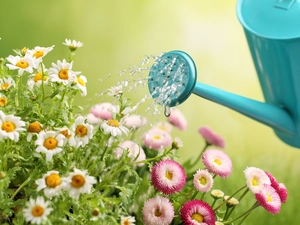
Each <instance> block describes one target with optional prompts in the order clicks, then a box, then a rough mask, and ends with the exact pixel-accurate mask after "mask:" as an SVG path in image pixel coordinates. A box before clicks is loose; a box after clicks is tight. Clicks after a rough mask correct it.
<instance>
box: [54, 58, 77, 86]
mask: <svg viewBox="0 0 300 225" xmlns="http://www.w3.org/2000/svg"><path fill="white" fill-rule="evenodd" d="M72 66H73V62H71V63H68V62H67V61H66V60H65V59H63V61H60V60H57V64H55V63H52V68H50V69H49V79H50V80H51V81H52V82H57V83H62V84H63V85H71V84H72V83H73V82H76V79H77V78H76V75H77V74H79V73H78V72H76V73H75V72H73V71H72Z"/></svg>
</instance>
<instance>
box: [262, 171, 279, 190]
mask: <svg viewBox="0 0 300 225" xmlns="http://www.w3.org/2000/svg"><path fill="white" fill-rule="evenodd" d="M265 173H266V174H267V176H268V177H269V179H270V182H271V186H272V187H273V188H275V190H277V189H278V188H279V183H278V182H277V180H276V178H275V177H274V176H273V175H272V174H271V173H269V172H265Z"/></svg>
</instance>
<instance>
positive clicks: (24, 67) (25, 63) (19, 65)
mask: <svg viewBox="0 0 300 225" xmlns="http://www.w3.org/2000/svg"><path fill="white" fill-rule="evenodd" d="M16 66H17V67H20V68H22V69H26V68H27V67H28V66H29V64H28V63H27V62H25V61H24V60H20V61H19V62H17V64H16Z"/></svg>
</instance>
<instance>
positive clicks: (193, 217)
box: [180, 199, 216, 225]
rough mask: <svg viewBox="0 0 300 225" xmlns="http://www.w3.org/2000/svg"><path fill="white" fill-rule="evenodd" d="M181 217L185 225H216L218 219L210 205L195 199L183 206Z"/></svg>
mask: <svg viewBox="0 0 300 225" xmlns="http://www.w3.org/2000/svg"><path fill="white" fill-rule="evenodd" d="M180 217H181V220H182V222H183V224H184V225H200V224H205V225H215V222H216V219H215V214H214V211H213V209H212V208H211V207H210V205H209V204H207V203H206V202H203V201H201V200H198V199H195V200H191V201H188V202H186V203H185V204H183V206H182V208H181V209H180Z"/></svg>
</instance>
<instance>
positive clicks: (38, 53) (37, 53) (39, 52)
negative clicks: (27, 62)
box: [33, 50, 44, 59]
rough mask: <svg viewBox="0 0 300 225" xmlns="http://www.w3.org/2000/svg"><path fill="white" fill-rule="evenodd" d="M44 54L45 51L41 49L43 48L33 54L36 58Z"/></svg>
mask: <svg viewBox="0 0 300 225" xmlns="http://www.w3.org/2000/svg"><path fill="white" fill-rule="evenodd" d="M43 55H44V51H41V50H39V51H36V52H35V53H34V54H33V56H34V57H35V58H37V59H38V58H40V57H42V56H43Z"/></svg>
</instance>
